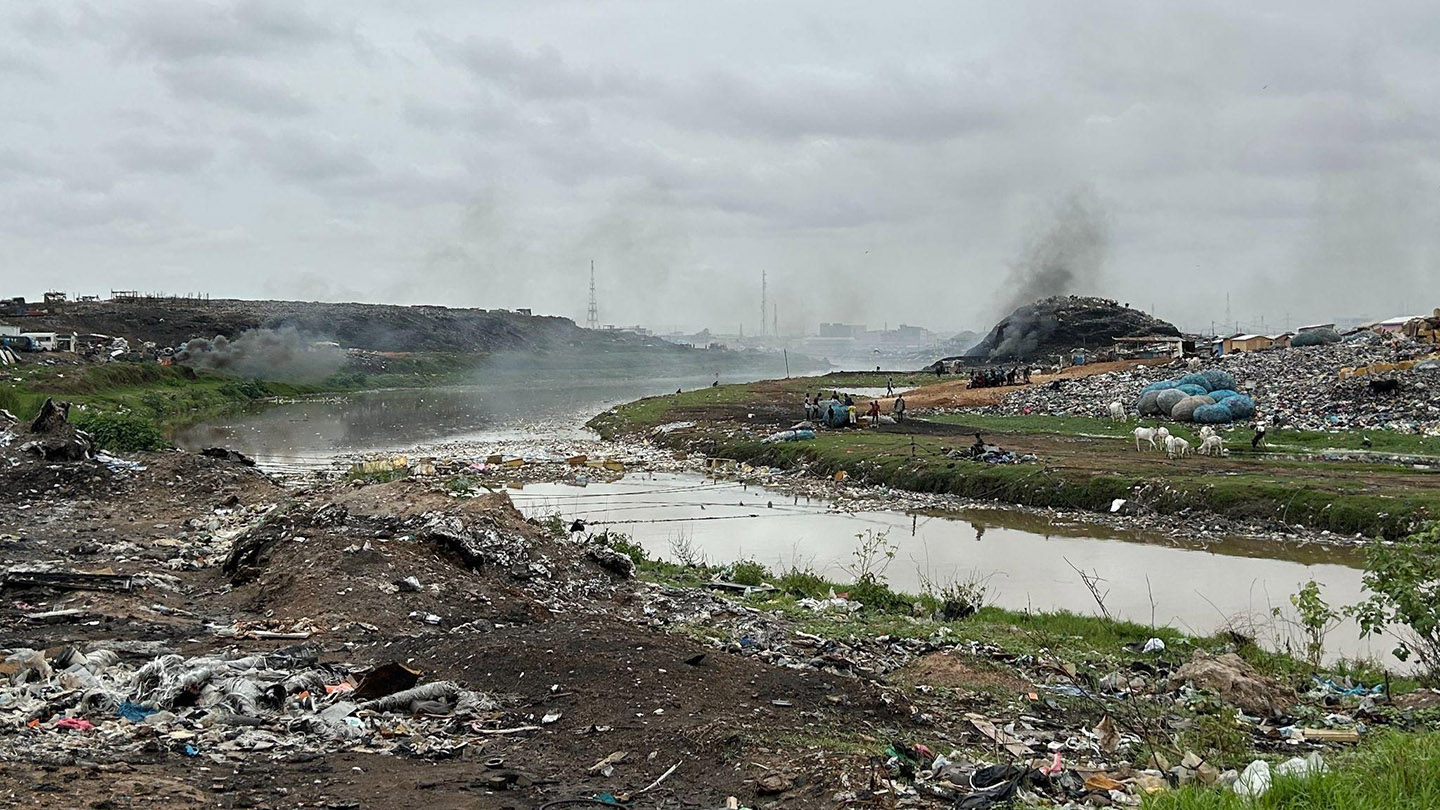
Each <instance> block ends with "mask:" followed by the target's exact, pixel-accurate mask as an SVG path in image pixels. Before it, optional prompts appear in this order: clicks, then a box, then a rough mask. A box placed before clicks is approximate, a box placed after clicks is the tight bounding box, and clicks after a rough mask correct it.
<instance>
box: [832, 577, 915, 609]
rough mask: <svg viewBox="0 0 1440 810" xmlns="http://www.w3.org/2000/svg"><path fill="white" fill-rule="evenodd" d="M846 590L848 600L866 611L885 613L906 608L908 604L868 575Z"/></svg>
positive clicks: (882, 583) (888, 587)
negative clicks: (856, 603) (860, 605)
mask: <svg viewBox="0 0 1440 810" xmlns="http://www.w3.org/2000/svg"><path fill="white" fill-rule="evenodd" d="M846 590H847V592H848V594H847V595H848V596H849V598H850V599H853V600H854V601H856V602H859V603H860V604H862V605H864V606H865V608H866V609H867V610H878V611H882V612H886V611H892V610H896V609H897V608H902V607H908V604H909V603H907V602H906V601H905V599H904V597H902V596H900V594H898V593H896V592H894V591H892V590H890V586H889V585H886V584H885V583H884V582H883V581H881V580H878V579H876V578H875V577H874V576H872V575H869V574H867V575H865V576H862V577H861V578H860V579H857V580H855V583H854V584H852V585H850V586H849V587H848V588H847V589H846Z"/></svg>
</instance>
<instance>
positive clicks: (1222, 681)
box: [1170, 652, 1294, 717]
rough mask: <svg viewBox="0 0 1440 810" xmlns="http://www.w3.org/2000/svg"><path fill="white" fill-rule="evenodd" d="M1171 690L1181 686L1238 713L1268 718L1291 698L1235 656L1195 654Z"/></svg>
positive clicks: (1179, 672)
mask: <svg viewBox="0 0 1440 810" xmlns="http://www.w3.org/2000/svg"><path fill="white" fill-rule="evenodd" d="M1170 682H1171V686H1172V687H1179V686H1181V685H1183V684H1185V683H1187V682H1188V683H1190V684H1193V685H1194V686H1195V687H1197V688H1199V689H1205V690H1208V691H1211V692H1214V693H1215V694H1217V695H1219V696H1220V697H1222V698H1224V699H1225V700H1226V701H1227V702H1229V703H1232V704H1234V705H1235V706H1238V707H1239V708H1240V709H1241V710H1243V711H1245V712H1247V713H1249V714H1252V715H1256V716H1259V717H1271V716H1273V715H1275V714H1278V713H1279V712H1280V711H1281V710H1282V709H1284V708H1285V707H1287V706H1288V705H1290V704H1291V703H1293V702H1294V694H1293V693H1290V694H1287V690H1285V689H1284V688H1283V687H1281V686H1280V685H1279V684H1277V683H1275V682H1273V681H1270V680H1268V679H1266V678H1264V677H1263V676H1261V675H1260V673H1259V672H1257V671H1256V670H1255V668H1254V667H1252V666H1250V665H1249V664H1248V663H1246V662H1245V660H1244V659H1243V658H1241V657H1240V656H1238V655H1236V654H1235V653H1224V654H1222V655H1216V656H1212V655H1210V654H1208V653H1205V652H1197V653H1196V654H1195V657H1194V658H1193V659H1192V660H1191V661H1190V663H1188V664H1186V665H1185V666H1183V667H1181V668H1180V669H1179V670H1178V671H1176V672H1175V674H1174V675H1173V676H1171V679H1170Z"/></svg>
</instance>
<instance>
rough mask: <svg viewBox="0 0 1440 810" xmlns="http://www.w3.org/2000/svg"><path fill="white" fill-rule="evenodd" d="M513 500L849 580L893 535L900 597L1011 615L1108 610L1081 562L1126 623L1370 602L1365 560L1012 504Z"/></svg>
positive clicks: (645, 484) (1243, 616)
mask: <svg viewBox="0 0 1440 810" xmlns="http://www.w3.org/2000/svg"><path fill="white" fill-rule="evenodd" d="M512 498H513V499H514V500H515V503H516V505H517V506H519V507H520V508H521V509H522V510H523V511H524V512H526V514H528V515H531V516H544V515H549V514H552V513H555V512H559V513H560V514H561V515H562V516H563V517H564V518H565V519H566V520H567V521H568V520H570V519H573V518H576V517H581V518H584V519H585V520H586V521H587V522H589V523H590V524H591V526H592V527H595V528H604V527H609V528H612V529H614V530H616V531H623V532H626V533H628V534H630V535H632V536H633V537H634V538H635V540H637V541H638V542H639V543H640V544H642V545H643V546H644V547H645V548H646V549H648V550H649V551H651V552H652V553H654V554H657V555H661V556H664V557H671V556H673V555H672V544H674V543H677V542H684V543H688V544H690V545H691V546H693V547H694V548H697V549H699V550H701V551H703V552H704V554H705V555H706V556H707V558H708V559H709V560H711V561H714V562H728V561H731V560H738V559H746V558H753V559H756V560H759V561H760V562H763V563H766V564H767V565H769V566H771V567H772V568H779V569H786V568H789V567H790V566H792V565H794V566H800V567H806V566H808V567H811V568H814V569H815V570H817V571H819V572H821V573H822V574H825V575H827V576H829V577H831V578H834V579H838V580H842V581H843V580H845V579H846V578H847V574H846V571H845V567H846V566H848V565H850V564H851V563H852V562H853V553H854V550H855V548H856V545H857V540H856V535H857V534H862V533H865V532H867V531H884V532H886V533H887V535H888V537H889V538H890V540H892V541H895V542H896V543H897V544H898V546H899V552H898V554H897V555H896V558H895V560H894V562H893V563H892V564H891V566H890V568H889V570H888V571H887V572H886V576H887V577H888V579H889V581H890V583H891V584H892V585H893V586H894V587H896V588H897V589H900V590H908V591H919V590H920V589H921V588H922V580H923V579H928V580H930V581H932V582H941V583H943V582H945V581H948V580H952V579H964V578H967V577H969V576H972V575H973V576H982V577H983V576H993V578H992V579H991V580H990V584H991V586H992V588H993V589H994V592H995V594H996V597H997V603H998V604H999V605H1001V606H1002V607H1007V608H1013V609H1021V610H1023V609H1027V608H1028V609H1034V610H1060V609H1064V610H1072V611H1076V612H1081V613H1094V612H1095V611H1096V606H1095V602H1094V598H1093V597H1092V595H1091V594H1090V592H1089V591H1088V590H1087V589H1086V587H1085V585H1084V583H1083V582H1081V580H1080V577H1079V576H1078V575H1077V574H1076V572H1075V570H1074V568H1072V567H1071V566H1072V565H1073V566H1075V567H1078V568H1081V569H1083V570H1085V571H1087V572H1094V573H1095V574H1096V575H1098V576H1099V577H1100V578H1101V579H1102V580H1103V582H1102V583H1101V589H1102V590H1103V591H1105V592H1106V594H1107V595H1106V597H1105V600H1106V606H1107V607H1108V608H1109V609H1110V611H1111V612H1112V613H1114V614H1116V615H1117V616H1122V617H1124V618H1126V619H1130V620H1133V621H1138V622H1142V623H1149V622H1151V621H1152V620H1153V621H1154V622H1156V623H1159V624H1169V625H1174V626H1176V627H1179V628H1182V629H1187V630H1190V631H1192V632H1195V633H1202V634H1208V633H1210V632H1213V631H1215V630H1216V629H1218V628H1219V627H1221V626H1222V625H1223V624H1224V623H1225V622H1227V621H1230V620H1238V621H1240V622H1242V623H1243V624H1244V625H1245V626H1250V625H1253V624H1256V623H1258V625H1259V627H1260V630H1261V633H1262V635H1265V634H1267V633H1268V632H1270V630H1271V628H1274V632H1279V627H1278V622H1276V621H1274V619H1273V618H1272V617H1271V609H1272V608H1274V607H1284V608H1285V609H1287V610H1288V608H1289V602H1288V595H1289V594H1291V593H1294V592H1295V591H1296V590H1298V586H1299V584H1300V583H1303V582H1305V581H1306V580H1309V579H1314V580H1316V581H1317V582H1319V583H1320V584H1321V585H1322V586H1323V588H1324V593H1325V597H1326V599H1328V600H1329V601H1330V602H1331V604H1334V605H1342V604H1351V603H1354V602H1356V601H1359V599H1360V597H1361V585H1360V574H1361V572H1360V570H1359V565H1360V563H1361V560H1360V558H1359V555H1358V553H1357V552H1356V551H1355V550H1353V549H1345V548H1333V547H1327V546H1320V545H1317V544H1298V543H1283V542H1275V541H1268V540H1252V539H1226V540H1215V541H1199V540H1183V539H1182V540H1176V539H1173V538H1169V537H1165V536H1159V535H1153V534H1146V533H1143V532H1138V531H1133V532H1127V531H1115V530H1112V529H1109V528H1107V527H1104V526H1098V525H1093V524H1086V523H1078V522H1071V521H1064V522H1053V521H1050V520H1047V518H1046V516H1045V515H1043V514H1035V513H1028V512H1016V511H1008V510H1002V509H994V510H990V509H984V510H970V511H964V512H960V513H953V514H907V513H903V512H858V513H854V514H847V513H842V512H837V511H835V510H834V509H833V507H832V506H831V505H830V504H828V503H824V502H820V501H806V500H805V499H800V498H794V497H792V496H786V495H783V494H780V493H778V492H774V491H767V490H762V489H756V488H754V487H750V488H746V487H742V486H741V485H739V484H733V483H729V482H716V481H713V480H706V479H702V478H698V477H694V476H683V475H659V474H657V475H654V476H652V477H646V478H645V479H643V480H628V479H627V480H625V481H621V482H618V483H615V484H591V485H590V486H588V487H585V488H576V487H572V486H566V485H563V484H543V485H534V484H531V485H527V486H526V487H525V488H524V489H523V490H521V491H518V492H513V493H512ZM1152 616H1153V619H1152ZM1271 640H1272V641H1273V639H1271ZM1330 646H1331V647H1332V651H1333V652H1334V653H1336V654H1343V655H1347V656H1356V655H1365V656H1376V657H1380V658H1382V659H1386V660H1389V662H1390V663H1391V664H1392V665H1395V664H1397V663H1398V662H1395V661H1393V659H1388V650H1389V648H1390V647H1391V646H1393V645H1392V644H1391V643H1390V642H1389V641H1388V640H1387V639H1379V640H1372V641H1369V642H1367V641H1362V640H1361V639H1360V638H1359V632H1358V629H1357V628H1356V627H1355V626H1354V624H1353V623H1350V624H1346V625H1344V626H1342V627H1340V628H1339V629H1337V630H1336V631H1335V632H1334V633H1333V634H1332V636H1331V638H1330Z"/></svg>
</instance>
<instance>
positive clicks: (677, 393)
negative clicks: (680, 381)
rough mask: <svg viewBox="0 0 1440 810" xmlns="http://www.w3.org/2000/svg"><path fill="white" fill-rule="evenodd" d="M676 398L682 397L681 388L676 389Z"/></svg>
mask: <svg viewBox="0 0 1440 810" xmlns="http://www.w3.org/2000/svg"><path fill="white" fill-rule="evenodd" d="M675 396H677V397H678V396H680V389H679V388H676V389H675Z"/></svg>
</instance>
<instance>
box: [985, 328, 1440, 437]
mask: <svg viewBox="0 0 1440 810" xmlns="http://www.w3.org/2000/svg"><path fill="white" fill-rule="evenodd" d="M1433 351H1434V346H1429V345H1423V344H1413V343H1407V344H1401V345H1399V346H1396V345H1393V344H1391V343H1389V342H1384V343H1371V342H1369V341H1347V342H1344V343H1334V344H1325V345H1318V346H1308V347H1304V348H1289V349H1277V350H1272V351H1264V352H1252V353H1245V354H1235V355H1229V356H1226V357H1219V358H1212V359H1207V360H1205V361H1203V362H1202V361H1191V362H1188V363H1181V362H1176V363H1172V364H1169V365H1164V366H1151V367H1146V366H1137V367H1135V368H1132V369H1127V370H1124V371H1115V372H1110V373H1107V374H1097V375H1094V376H1090V377H1082V378H1077V379H1070V380H1063V381H1060V382H1059V383H1058V384H1052V385H1048V386H1031V387H1027V388H1024V389H1021V390H1018V391H1015V392H1014V393H1012V394H1010V395H1009V396H1008V397H1006V398H1005V399H1004V400H1002V401H1001V402H1000V403H999V404H997V405H994V406H991V407H990V408H988V409H987V410H988V411H989V412H998V413H1005V414H1031V413H1040V414H1048V415H1055V416H1103V415H1104V414H1105V412H1106V408H1107V406H1108V405H1109V403H1111V402H1120V403H1124V404H1126V405H1128V406H1132V411H1131V412H1132V413H1133V412H1134V411H1133V405H1135V404H1140V405H1141V406H1142V410H1141V415H1142V416H1143V415H1148V416H1159V415H1161V414H1160V413H1157V412H1156V411H1154V410H1153V409H1152V403H1151V402H1150V401H1149V400H1148V398H1149V397H1151V396H1152V395H1153V396H1154V398H1155V402H1154V403H1153V406H1154V407H1156V408H1160V409H1161V411H1164V413H1165V415H1168V414H1169V411H1167V410H1165V408H1164V407H1162V406H1163V405H1164V404H1165V398H1166V397H1167V395H1166V394H1165V390H1163V389H1169V390H1170V391H1171V393H1170V394H1169V395H1168V397H1169V398H1173V399H1174V400H1175V401H1173V402H1170V403H1168V404H1169V406H1170V408H1171V409H1173V408H1174V407H1176V406H1178V404H1179V403H1180V402H1182V401H1184V400H1186V399H1189V398H1190V397H1191V396H1197V397H1204V398H1207V399H1213V397H1211V396H1210V395H1211V394H1214V393H1219V394H1221V402H1220V403H1216V405H1220V404H1223V403H1224V402H1230V401H1231V400H1236V399H1238V400H1241V404H1250V403H1253V407H1254V408H1255V409H1256V410H1255V412H1254V418H1259V419H1263V420H1265V421H1267V422H1269V423H1270V424H1272V425H1276V426H1280V427H1288V428H1293V429H1297V430H1318V431H1324V430H1346V429H1371V430H1398V431H1404V432H1424V433H1437V432H1440V362H1436V361H1433V360H1428V359H1425V358H1427V357H1428V355H1429V354H1430V353H1431V352H1433ZM1397 356H1398V357H1399V362H1397ZM1407 358H1408V359H1407ZM1402 366H1405V367H1402ZM1357 370H1358V371H1363V372H1368V373H1356V372H1357ZM1211 371H1215V372H1222V373H1223V375H1225V376H1223V377H1222V376H1219V375H1217V376H1216V379H1215V380H1214V382H1215V383H1216V384H1219V385H1223V384H1227V383H1230V382H1232V381H1233V384H1234V386H1235V387H1236V390H1231V389H1224V388H1220V389H1214V388H1212V389H1207V390H1205V391H1196V392H1195V393H1193V394H1192V393H1191V391H1188V390H1181V389H1182V386H1181V385H1180V382H1179V381H1180V380H1182V379H1184V378H1185V377H1186V376H1187V375H1190V374H1197V375H1203V374H1208V373H1210V372H1211ZM1156 385H1160V386H1161V387H1162V389H1154V388H1152V387H1153V386H1156ZM1146 389H1151V391H1150V393H1146ZM1157 390H1158V393H1156V391H1157ZM1192 390H1193V389H1192ZM1212 407H1214V406H1212ZM1196 413H1200V414H1201V415H1202V416H1203V415H1204V412H1201V411H1200V405H1199V404H1198V403H1196V407H1195V408H1194V410H1193V411H1192V414H1191V415H1192V418H1196ZM1243 418H1247V417H1239V416H1234V417H1232V419H1237V420H1238V419H1243ZM1198 421H1205V419H1199V420H1198ZM1217 421H1220V420H1217ZM1223 421H1230V420H1223Z"/></svg>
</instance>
